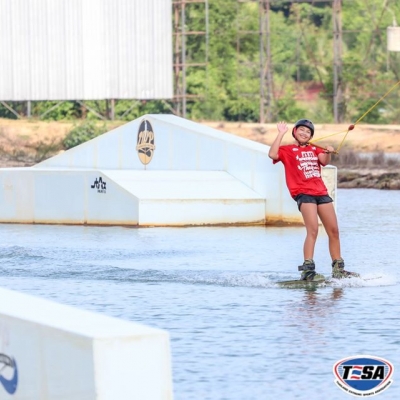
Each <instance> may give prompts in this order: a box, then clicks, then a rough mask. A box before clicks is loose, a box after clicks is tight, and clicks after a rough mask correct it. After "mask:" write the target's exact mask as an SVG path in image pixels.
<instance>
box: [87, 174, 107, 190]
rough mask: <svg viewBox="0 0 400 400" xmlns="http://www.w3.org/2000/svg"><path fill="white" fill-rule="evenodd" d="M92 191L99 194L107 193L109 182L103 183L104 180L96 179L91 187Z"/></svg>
mask: <svg viewBox="0 0 400 400" xmlns="http://www.w3.org/2000/svg"><path fill="white" fill-rule="evenodd" d="M90 187H91V188H92V189H97V193H106V190H107V182H106V181H103V178H102V177H100V178H99V179H97V178H96V179H95V180H94V182H93V185H90Z"/></svg>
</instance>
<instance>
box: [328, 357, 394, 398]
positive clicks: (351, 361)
mask: <svg viewBox="0 0 400 400" xmlns="http://www.w3.org/2000/svg"><path fill="white" fill-rule="evenodd" d="M393 372H394V367H393V365H392V364H391V363H390V362H389V361H387V360H385V359H383V358H380V357H374V356H368V355H358V356H353V357H348V358H343V359H342V360H340V361H338V362H337V363H336V364H335V365H334V366H333V374H334V375H335V378H336V379H335V383H336V385H338V386H339V387H340V389H342V390H343V391H344V392H346V393H348V394H351V395H353V396H362V397H364V396H375V395H377V394H380V393H382V392H383V391H385V390H386V389H387V388H388V387H389V386H390V385H391V384H392V383H393V381H392V380H391V379H390V378H391V377H392V375H393Z"/></svg>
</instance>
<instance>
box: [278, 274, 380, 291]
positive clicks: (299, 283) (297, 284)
mask: <svg viewBox="0 0 400 400" xmlns="http://www.w3.org/2000/svg"><path fill="white" fill-rule="evenodd" d="M359 278H360V279H361V280H363V281H365V282H367V281H373V280H376V279H381V278H382V277H381V276H377V277H373V278H362V277H359ZM343 279H348V278H343ZM350 279H351V278H350ZM335 282H337V280H332V279H331V278H329V279H328V278H326V279H321V280H317V281H303V280H300V279H294V280H291V281H278V282H277V284H278V286H280V287H286V288H313V287H314V288H315V287H318V286H330V285H333V284H334V283H335Z"/></svg>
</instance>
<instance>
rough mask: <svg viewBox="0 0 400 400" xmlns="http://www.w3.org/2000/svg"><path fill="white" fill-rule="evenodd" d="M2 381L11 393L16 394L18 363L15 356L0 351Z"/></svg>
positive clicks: (0, 376)
mask: <svg viewBox="0 0 400 400" xmlns="http://www.w3.org/2000/svg"><path fill="white" fill-rule="evenodd" d="M0 383H1V385H2V386H3V387H4V389H5V390H6V392H7V393H9V394H14V393H15V391H16V390H17V385H18V369H17V363H16V362H15V360H14V358H11V357H9V356H7V355H6V354H3V353H0Z"/></svg>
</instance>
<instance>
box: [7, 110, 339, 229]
mask: <svg viewBox="0 0 400 400" xmlns="http://www.w3.org/2000/svg"><path fill="white" fill-rule="evenodd" d="M268 151H269V146H266V145H263V144H261V143H256V142H253V141H251V140H246V139H243V138H240V137H237V136H234V135H231V134H228V133H225V132H221V131H218V130H216V129H212V128H209V127H207V126H204V125H201V124H198V123H195V122H192V121H188V120H186V119H183V118H179V117H176V116H174V115H145V116H143V117H142V118H138V119H136V120H134V121H132V122H130V123H128V124H126V125H123V126H121V127H119V128H117V129H114V130H113V131H110V132H108V133H105V134H104V135H101V136H99V137H97V138H95V139H93V140H90V141H89V142H86V143H84V144H82V145H80V146H77V147H75V148H73V149H70V150H68V151H66V152H64V153H62V154H59V155H57V156H55V157H52V158H50V159H48V160H46V161H43V162H41V163H39V164H37V165H35V166H33V167H32V168H6V169H0V222H19V223H52V224H102V225H135V226H149V225H157V226H161V225H174V226H179V225H205V224H259V223H262V224H274V223H281V222H284V223H301V222H302V219H301V214H300V213H299V211H298V210H297V205H296V203H295V202H294V201H293V199H292V198H291V197H290V195H289V192H288V190H287V188H286V184H285V176H284V170H283V166H282V165H280V164H279V165H273V164H272V161H271V159H269V157H268ZM323 178H324V179H325V182H326V184H327V187H328V190H329V192H330V195H331V197H332V198H333V199H335V195H336V181H337V179H336V168H335V167H332V166H328V167H326V168H324V169H323Z"/></svg>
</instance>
